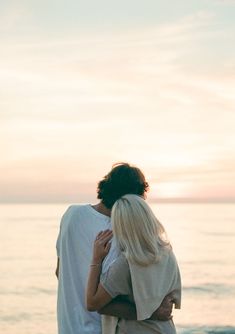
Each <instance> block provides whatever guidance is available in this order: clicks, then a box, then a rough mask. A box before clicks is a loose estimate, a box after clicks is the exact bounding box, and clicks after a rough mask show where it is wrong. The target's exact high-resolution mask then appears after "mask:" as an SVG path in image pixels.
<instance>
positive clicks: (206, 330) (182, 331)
mask: <svg viewBox="0 0 235 334" xmlns="http://www.w3.org/2000/svg"><path fill="white" fill-rule="evenodd" d="M177 333H178V334H214V333H216V334H235V327H231V326H224V327H204V326H201V327H197V328H195V326H192V327H191V326H190V327H180V326H177Z"/></svg>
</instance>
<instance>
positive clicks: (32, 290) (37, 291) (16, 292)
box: [0, 287, 56, 296]
mask: <svg viewBox="0 0 235 334" xmlns="http://www.w3.org/2000/svg"><path fill="white" fill-rule="evenodd" d="M38 294H44V295H56V290H55V289H45V288H38V287H30V288H28V289H24V290H7V289H4V290H0V295H9V296H10V295H11V296H12V295H13V296H14V295H16V296H18V295H22V296H31V295H38Z"/></svg>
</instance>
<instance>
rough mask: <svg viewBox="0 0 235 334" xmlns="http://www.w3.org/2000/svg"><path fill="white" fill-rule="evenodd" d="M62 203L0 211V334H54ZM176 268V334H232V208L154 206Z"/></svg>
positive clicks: (234, 306)
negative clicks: (178, 305) (179, 285)
mask: <svg viewBox="0 0 235 334" xmlns="http://www.w3.org/2000/svg"><path fill="white" fill-rule="evenodd" d="M66 208H67V205H66V204H59V205H58V204H48V205H47V204H45V205H43V204H38V205H37V204H28V205H25V204H24V205H10V204H8V205H0V267H1V275H0V333H4V334H56V332H57V328H56V288H57V281H56V278H55V276H54V270H55V263H56V253H55V242H56V238H57V233H58V229H59V221H60V217H61V215H62V214H63V212H64V211H65V209H66ZM152 208H153V210H154V211H155V213H156V215H157V217H158V218H159V219H160V221H161V222H162V223H163V224H164V225H165V227H166V229H167V231H168V235H169V237H170V239H171V241H172V244H173V247H174V251H175V254H176V256H177V258H178V262H179V265H180V268H181V274H182V281H183V301H182V309H181V310H180V311H178V310H176V311H175V312H174V320H175V324H176V326H177V329H178V333H181V334H183V333H184V334H186V333H192V334H204V333H220V334H224V333H230V334H235V205H233V204H153V205H152Z"/></svg>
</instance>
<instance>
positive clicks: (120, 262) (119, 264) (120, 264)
mask: <svg viewBox="0 0 235 334" xmlns="http://www.w3.org/2000/svg"><path fill="white" fill-rule="evenodd" d="M111 265H112V267H115V268H118V269H119V268H120V269H123V270H124V269H128V270H129V264H128V261H127V259H126V256H125V254H123V253H120V254H119V255H118V257H117V258H116V259H115V260H114V261H113V263H112V264H111Z"/></svg>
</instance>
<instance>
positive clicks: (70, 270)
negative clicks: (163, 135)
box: [56, 163, 172, 334]
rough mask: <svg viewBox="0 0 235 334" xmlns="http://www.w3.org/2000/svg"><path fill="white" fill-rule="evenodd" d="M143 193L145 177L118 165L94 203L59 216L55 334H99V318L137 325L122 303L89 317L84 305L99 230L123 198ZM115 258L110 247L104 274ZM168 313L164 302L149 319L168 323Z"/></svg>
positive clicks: (115, 302)
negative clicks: (107, 317)
mask: <svg viewBox="0 0 235 334" xmlns="http://www.w3.org/2000/svg"><path fill="white" fill-rule="evenodd" d="M148 187H149V186H148V183H147V182H146V180H145V176H144V174H143V173H142V171H141V170H140V169H139V168H137V167H135V166H131V165H130V164H128V163H118V164H115V165H114V166H113V167H112V169H111V171H110V172H109V173H108V174H107V175H105V176H104V178H103V179H102V180H101V181H100V182H99V183H98V189H97V193H98V196H97V197H98V199H99V200H100V201H99V203H97V204H95V205H90V204H83V205H72V206H70V207H69V208H68V209H67V211H66V212H65V213H64V215H63V217H62V220H61V225H60V232H59V236H58V239H57V244H56V248H57V256H58V260H57V268H56V276H57V277H58V281H59V284H58V301H57V320H58V333H59V334H86V333H89V334H101V333H102V329H101V316H100V314H106V315H111V316H116V317H119V318H125V319H130V320H131V319H136V309H135V305H134V304H129V303H127V302H126V301H123V300H122V299H121V298H120V297H117V298H116V299H115V300H113V301H112V302H111V303H110V304H109V305H107V306H105V307H104V308H103V309H101V310H99V313H100V314H99V313H97V312H88V311H87V310H86V305H85V288H86V283H87V278H88V272H89V266H90V263H91V258H92V245H93V242H94V239H95V237H96V235H97V234H98V233H99V232H100V231H101V230H106V229H110V215H111V209H112V206H113V204H114V203H115V202H116V200H118V199H119V198H120V197H122V196H123V195H126V194H135V195H139V196H142V197H144V198H145V196H146V192H147V190H148ZM116 257H117V249H116V247H115V245H114V243H112V246H111V251H110V252H109V255H108V256H107V258H106V260H105V262H104V263H103V267H102V271H103V272H105V271H106V270H107V269H108V267H109V265H110V264H111V263H112V262H113V261H114V260H115V259H116ZM171 311H172V302H171V296H166V298H165V299H164V301H163V303H162V305H161V306H160V308H159V309H158V310H156V311H155V312H154V313H153V315H152V317H151V318H152V319H159V320H168V319H169V317H170V316H171Z"/></svg>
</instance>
